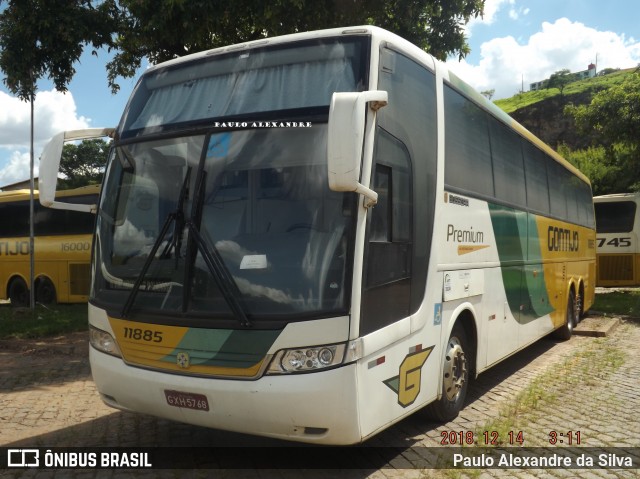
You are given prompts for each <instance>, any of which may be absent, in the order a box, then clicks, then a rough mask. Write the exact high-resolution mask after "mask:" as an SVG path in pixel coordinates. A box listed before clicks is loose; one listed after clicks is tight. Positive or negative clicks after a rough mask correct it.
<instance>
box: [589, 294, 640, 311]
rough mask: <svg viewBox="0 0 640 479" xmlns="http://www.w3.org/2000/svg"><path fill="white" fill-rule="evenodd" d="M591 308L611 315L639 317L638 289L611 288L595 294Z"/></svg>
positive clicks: (639, 299)
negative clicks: (619, 289)
mask: <svg viewBox="0 0 640 479" xmlns="http://www.w3.org/2000/svg"><path fill="white" fill-rule="evenodd" d="M591 309H592V310H593V311H600V312H603V313H607V314H612V315H616V314H623V315H628V316H632V317H634V318H640V291H639V290H637V289H633V290H628V291H616V290H613V289H612V290H607V291H606V292H605V293H600V294H596V300H595V303H594V304H593V306H592V307H591Z"/></svg>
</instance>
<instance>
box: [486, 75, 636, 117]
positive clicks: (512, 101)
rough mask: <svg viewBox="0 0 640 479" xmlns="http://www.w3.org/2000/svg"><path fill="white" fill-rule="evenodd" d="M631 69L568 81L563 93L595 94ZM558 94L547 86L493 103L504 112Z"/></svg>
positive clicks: (617, 82)
mask: <svg viewBox="0 0 640 479" xmlns="http://www.w3.org/2000/svg"><path fill="white" fill-rule="evenodd" d="M631 71H632V70H623V71H618V72H616V73H612V74H609V75H603V76H600V75H599V76H597V77H595V78H586V79H584V80H580V81H576V82H573V83H569V84H568V85H567V86H566V87H565V89H564V95H566V96H567V97H569V96H571V95H581V94H585V93H586V94H595V93H597V92H599V91H603V90H607V89H609V88H611V87H613V86H616V85H619V84H620V83H622V82H624V80H625V79H626V78H627V77H628V76H629V75H631V74H632V73H631ZM558 95H560V90H559V89H558V88H548V89H543V90H534V91H528V92H524V93H518V94H516V95H514V96H512V97H511V98H503V99H500V100H496V101H495V102H494V103H495V104H496V105H497V106H499V107H500V108H501V109H502V110H503V111H505V112H506V113H513V112H514V111H516V110H518V109H520V108H524V107H526V106H529V105H533V104H535V103H538V102H540V101H542V100H546V99H547V98H552V97H555V96H558Z"/></svg>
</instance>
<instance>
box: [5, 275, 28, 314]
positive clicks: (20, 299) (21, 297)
mask: <svg viewBox="0 0 640 479" xmlns="http://www.w3.org/2000/svg"><path fill="white" fill-rule="evenodd" d="M9 300H10V301H11V306H14V307H24V306H28V304H29V288H28V287H27V283H25V282H24V280H23V279H22V278H14V279H13V280H11V284H9Z"/></svg>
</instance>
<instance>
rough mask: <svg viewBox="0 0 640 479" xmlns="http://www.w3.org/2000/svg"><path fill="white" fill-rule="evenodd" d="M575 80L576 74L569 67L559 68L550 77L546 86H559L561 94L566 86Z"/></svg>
mask: <svg viewBox="0 0 640 479" xmlns="http://www.w3.org/2000/svg"><path fill="white" fill-rule="evenodd" d="M573 81H575V76H574V75H573V74H572V73H571V71H569V70H568V69H566V68H565V69H563V70H558V71H557V72H555V73H554V74H552V75H551V76H550V77H549V81H548V82H547V85H546V88H557V89H558V90H560V96H562V93H563V92H564V87H566V86H567V85H568V84H569V83H571V82H573Z"/></svg>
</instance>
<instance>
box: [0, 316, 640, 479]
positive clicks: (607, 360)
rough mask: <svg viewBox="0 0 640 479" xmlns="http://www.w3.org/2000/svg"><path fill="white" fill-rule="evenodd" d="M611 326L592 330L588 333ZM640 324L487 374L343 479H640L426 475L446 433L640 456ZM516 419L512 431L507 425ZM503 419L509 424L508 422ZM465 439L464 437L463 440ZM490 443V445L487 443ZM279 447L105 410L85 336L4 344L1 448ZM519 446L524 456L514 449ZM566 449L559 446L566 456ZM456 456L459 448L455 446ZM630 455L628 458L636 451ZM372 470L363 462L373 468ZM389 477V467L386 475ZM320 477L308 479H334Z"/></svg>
mask: <svg viewBox="0 0 640 479" xmlns="http://www.w3.org/2000/svg"><path fill="white" fill-rule="evenodd" d="M598 324H604V325H605V327H606V326H607V325H609V324H610V323H609V322H607V321H605V320H602V319H601V318H597V317H591V318H587V320H586V321H585V322H583V323H582V324H581V326H580V327H579V328H582V329H593V327H595V326H597V325H598ZM638 365H640V322H637V321H622V322H621V323H620V325H619V326H618V327H617V328H615V329H614V330H613V331H611V332H609V334H608V335H607V336H606V337H604V338H594V337H588V336H582V335H580V336H578V335H576V336H574V337H573V338H571V340H569V341H566V342H558V341H554V340H551V339H543V340H541V341H539V342H537V343H536V344H534V345H533V346H531V347H529V348H527V349H526V350H524V351H522V352H520V353H518V354H517V355H515V356H513V357H511V358H509V359H508V360H506V361H504V362H503V363H501V364H500V365H498V366H496V367H494V368H493V369H492V370H490V371H488V372H486V373H483V374H482V375H481V376H480V377H479V378H478V380H476V381H475V382H474V383H472V387H471V388H470V394H469V398H468V401H467V404H466V406H465V408H464V409H463V411H462V412H461V414H460V415H459V417H458V418H457V419H456V420H454V421H453V422H451V423H448V424H444V425H441V424H436V423H433V422H429V420H428V419H426V418H424V417H422V416H421V415H420V414H417V415H414V416H412V417H410V418H408V419H406V420H404V421H402V422H400V423H399V424H397V425H395V426H394V427H392V428H390V429H388V430H386V431H384V432H382V433H381V434H379V435H378V436H376V437H374V438H373V439H372V440H370V441H368V442H367V443H366V445H367V446H382V447H377V448H376V449H374V450H375V451H378V452H379V451H385V452H384V454H383V457H382V458H380V457H378V458H377V459H376V460H372V461H371V463H370V464H364V465H363V468H362V469H353V470H348V471H347V470H341V471H339V475H340V477H354V478H355V477H357V478H365V477H371V478H387V477H401V478H423V477H474V478H477V477H480V478H489V477H520V478H531V477H545V478H554V477H585V478H600V477H602V478H610V477H611V478H613V477H625V478H626V477H640V476H638V470H637V469H632V470H629V469H627V470H620V469H612V468H603V467H596V468H594V469H589V470H574V469H572V470H557V469H549V470H546V471H545V470H539V469H525V468H523V469H509V470H507V471H504V470H501V469H482V468H478V470H475V471H471V470H462V471H459V470H458V471H451V470H441V469H440V470H433V469H420V468H419V467H420V465H422V464H424V457H421V455H424V454H425V453H426V452H428V451H429V449H427V448H429V447H438V446H441V442H442V439H443V433H449V432H454V433H457V432H460V431H462V432H463V433H467V431H470V432H471V433H473V434H474V437H475V439H476V440H477V442H478V443H480V444H483V443H484V437H483V434H482V432H483V431H485V430H487V431H489V433H491V432H492V431H496V433H498V435H499V437H500V440H502V441H503V442H505V443H506V442H508V438H509V437H510V436H509V433H512V436H511V437H513V439H514V441H517V440H518V439H519V438H518V434H519V433H520V432H522V435H521V437H522V439H523V440H524V443H523V445H524V446H530V447H537V446H547V447H548V446H549V441H550V439H551V436H550V433H551V431H557V432H565V433H566V432H567V431H572V435H573V438H574V441H575V440H576V439H577V437H576V436H575V432H576V431H580V442H581V446H586V447H616V448H636V449H635V450H634V451H633V453H634V454H635V453H637V451H638V449H637V448H638V447H639V446H640V423H639V421H638V417H639V411H640V368H639V367H638ZM505 417H506V418H507V419H504V418H505ZM501 418H502V419H501ZM465 437H466V436H465ZM489 437H490V436H489ZM230 445H231V446H278V445H282V442H279V441H272V440H268V439H262V438H255V437H249V436H244V435H240V434H233V433H227V432H222V431H216V430H211V429H206V428H200V427H195V426H190V425H185V424H180V423H175V422H171V421H166V420H161V419H157V418H154V417H150V416H145V415H138V414H130V413H124V412H120V411H116V410H113V409H110V408H108V407H106V406H104V405H103V404H102V402H101V401H100V400H99V398H98V395H97V393H96V391H95V387H94V385H93V382H92V381H91V376H90V370H89V364H88V359H87V346H86V334H84V333H77V334H73V335H69V336H67V337H65V338H59V339H56V340H49V341H47V342H41V343H36V344H34V343H33V342H29V343H21V344H18V345H16V342H15V341H14V342H6V341H0V446H5V447H6V446H10V447H46V446H49V447H50V446H67V447H79V446H90V447H102V446H120V447H123V446H133V447H147V446H149V447H151V446H191V447H192V446H213V447H216V446H230ZM515 445H517V444H515ZM559 445H560V444H559V442H558V444H557V446H559ZM449 447H450V446H449ZM629 450H630V449H629ZM366 460H367V459H365V461H366ZM381 465H382V467H381ZM158 474H160V475H161V476H164V477H238V476H239V475H240V476H241V477H251V478H254V477H255V478H258V477H300V471H295V470H285V469H278V470H273V469H271V470H255V469H254V470H249V469H242V470H238V469H234V470H226V471H225V470H217V471H211V470H209V471H202V470H201V471H186V470H181V471H172V470H163V471H158V470H155V471H144V472H141V471H136V472H128V473H125V475H124V476H123V475H122V471H120V472H114V471H111V470H98V471H89V470H74V471H69V470H67V471H43V470H40V471H37V470H27V471H22V470H15V469H9V470H5V471H2V470H0V477H2V478H5V477H7V478H14V477H38V478H40V477H45V478H46V477H78V478H84V477H98V478H102V477H156V476H158ZM336 475H338V474H337V473H336V471H335V470H333V471H327V470H319V469H318V470H314V471H311V472H308V473H305V476H306V477H327V478H328V477H336Z"/></svg>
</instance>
